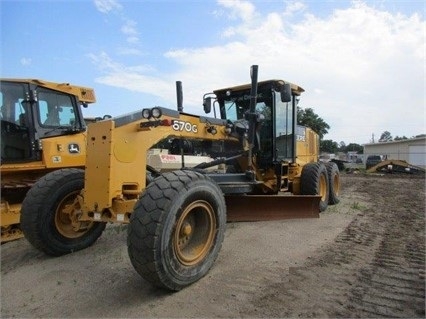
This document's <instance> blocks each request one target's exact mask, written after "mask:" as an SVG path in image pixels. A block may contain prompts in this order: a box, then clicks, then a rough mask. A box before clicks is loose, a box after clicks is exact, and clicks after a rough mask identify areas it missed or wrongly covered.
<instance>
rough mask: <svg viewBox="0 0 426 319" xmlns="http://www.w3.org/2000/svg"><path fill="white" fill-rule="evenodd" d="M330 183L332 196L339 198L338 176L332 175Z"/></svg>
mask: <svg viewBox="0 0 426 319" xmlns="http://www.w3.org/2000/svg"><path fill="white" fill-rule="evenodd" d="M332 183H333V191H334V194H335V195H336V196H339V193H340V179H339V175H337V174H335V175H334V178H333V181H332Z"/></svg>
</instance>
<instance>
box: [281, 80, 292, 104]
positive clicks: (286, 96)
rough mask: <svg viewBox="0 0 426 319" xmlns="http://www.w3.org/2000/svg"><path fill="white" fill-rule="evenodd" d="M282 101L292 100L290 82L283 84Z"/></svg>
mask: <svg viewBox="0 0 426 319" xmlns="http://www.w3.org/2000/svg"><path fill="white" fill-rule="evenodd" d="M280 92H281V102H284V103H286V102H290V101H291V86H290V84H289V83H285V84H284V85H283V86H281V90H280Z"/></svg>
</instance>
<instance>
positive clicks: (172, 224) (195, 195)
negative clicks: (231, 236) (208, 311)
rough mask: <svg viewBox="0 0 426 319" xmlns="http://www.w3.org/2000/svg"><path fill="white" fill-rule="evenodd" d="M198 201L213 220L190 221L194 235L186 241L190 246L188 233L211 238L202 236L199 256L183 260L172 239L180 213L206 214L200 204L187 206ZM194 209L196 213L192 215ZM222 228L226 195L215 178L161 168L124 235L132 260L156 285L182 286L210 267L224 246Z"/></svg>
mask: <svg viewBox="0 0 426 319" xmlns="http://www.w3.org/2000/svg"><path fill="white" fill-rule="evenodd" d="M198 204H201V205H205V206H206V207H209V209H210V210H209V212H210V213H211V215H210V217H211V219H212V220H213V222H211V223H210V224H208V223H207V224H208V226H207V227H197V226H199V225H203V223H202V222H200V223H198V220H197V219H196V220H197V222H196V223H194V224H193V225H192V226H193V230H194V232H193V233H194V235H192V234H191V235H189V236H190V238H191V239H186V240H187V241H188V246H191V247H192V244H191V241H192V238H197V237H198V235H200V236H199V237H203V238H204V237H206V235H205V234H206V233H208V234H209V235H208V236H207V237H209V239H210V240H207V241H206V243H207V244H206V245H205V247H206V248H205V249H204V248H203V249H204V253H203V254H200V255H199V258H197V259H194V260H193V261H192V262H191V261H188V263H185V262H183V261H182V258H181V257H182V254H180V253H181V252H183V251H184V250H183V249H182V250H181V249H180V248H177V246H176V245H178V243H177V242H176V240H175V239H176V238H179V239H180V237H178V236H179V234H180V232H181V230H179V229H181V227H180V226H182V224H181V220H182V219H184V216H195V218H198V217H197V215H196V214H200V216H204V215H203V214H204V211H203V208H201V209H200V208H197V209H198V211H197V210H196V209H194V210H193V211H191V207H197V206H196V205H198ZM194 205H195V206H194ZM192 212H194V215H190V213H192ZM183 227H184V226H182V228H183ZM225 228H226V205H225V199H224V196H223V194H222V191H221V190H220V188H219V186H218V185H217V184H216V183H215V182H214V181H213V180H211V179H210V178H209V177H207V176H205V175H202V174H200V173H198V172H195V171H190V170H180V171H173V172H168V173H165V174H163V175H161V176H160V177H158V178H156V179H155V180H154V181H152V182H151V183H150V184H149V185H148V187H147V188H146V190H145V191H144V193H143V194H142V195H141V197H140V199H139V200H138V202H137V203H136V205H135V208H134V212H133V213H132V215H131V218H130V225H129V227H128V236H127V246H128V253H129V257H130V261H131V263H132V265H133V267H134V268H135V270H136V271H137V272H138V273H139V274H140V275H141V276H142V277H143V278H144V279H145V280H147V281H148V282H150V283H152V284H153V285H154V286H157V287H160V288H164V289H167V290H172V291H178V290H181V289H182V288H184V287H186V286H188V285H190V284H192V283H194V282H195V281H197V280H199V279H200V278H202V277H203V276H204V275H205V274H206V273H207V272H208V271H209V269H210V268H211V267H212V265H213V263H214V261H215V260H216V258H217V256H218V254H219V251H220V248H221V246H222V242H223V238H224V234H225ZM206 229H207V231H206ZM209 229H210V230H209ZM198 232H199V233H198ZM199 237H198V238H199ZM194 241H195V240H194ZM203 245H204V243H202V244H201V246H203Z"/></svg>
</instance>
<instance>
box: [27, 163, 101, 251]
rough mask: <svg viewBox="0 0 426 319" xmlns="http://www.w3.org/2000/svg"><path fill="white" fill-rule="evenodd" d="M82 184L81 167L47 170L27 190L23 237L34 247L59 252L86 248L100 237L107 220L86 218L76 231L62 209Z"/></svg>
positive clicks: (72, 201) (69, 203)
mask: <svg viewBox="0 0 426 319" xmlns="http://www.w3.org/2000/svg"><path fill="white" fill-rule="evenodd" d="M83 187H84V170H81V169H76V168H68V169H60V170H57V171H53V172H51V173H48V174H46V175H45V176H44V177H42V178H40V179H39V180H38V181H37V182H36V183H35V184H34V185H33V187H32V188H31V189H30V190H29V191H28V193H27V195H26V197H25V199H24V201H23V202H22V208H21V221H20V222H21V229H22V231H23V232H24V235H25V237H26V238H27V240H28V241H29V242H30V243H31V244H32V245H33V246H34V247H35V248H37V249H39V250H41V251H43V252H45V253H46V254H48V255H51V256H61V255H64V254H68V253H71V252H74V251H77V250H81V249H84V248H87V247H89V246H91V245H92V244H93V243H94V242H95V241H96V240H97V239H98V238H99V236H100V235H101V234H102V232H103V230H104V229H105V226H106V223H100V222H87V223H85V224H84V228H82V229H81V230H78V231H77V230H75V229H74V228H73V227H72V224H71V219H70V216H69V215H68V214H66V213H65V212H64V211H63V209H64V208H65V207H69V205H72V204H73V203H74V200H75V198H76V196H77V195H78V194H80V191H81V190H82V189H83ZM77 208H79V207H77Z"/></svg>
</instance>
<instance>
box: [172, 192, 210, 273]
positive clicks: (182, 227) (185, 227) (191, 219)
mask: <svg viewBox="0 0 426 319" xmlns="http://www.w3.org/2000/svg"><path fill="white" fill-rule="evenodd" d="M215 233H216V217H215V213H214V209H213V208H212V207H211V206H210V204H209V203H207V202H205V201H201V200H200V201H196V202H193V203H191V204H190V205H188V206H187V207H186V208H185V210H184V211H183V213H182V215H181V216H180V217H179V219H178V220H177V222H176V228H175V231H174V236H173V249H174V251H175V254H176V257H177V259H178V260H179V262H180V263H181V264H183V265H186V266H193V265H196V264H197V263H199V262H200V261H201V260H203V259H204V257H205V256H206V255H207V254H208V252H209V250H210V248H211V246H212V244H213V242H214V236H215Z"/></svg>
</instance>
